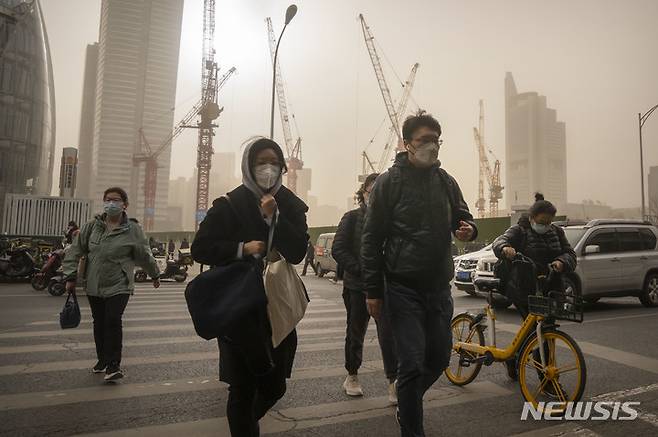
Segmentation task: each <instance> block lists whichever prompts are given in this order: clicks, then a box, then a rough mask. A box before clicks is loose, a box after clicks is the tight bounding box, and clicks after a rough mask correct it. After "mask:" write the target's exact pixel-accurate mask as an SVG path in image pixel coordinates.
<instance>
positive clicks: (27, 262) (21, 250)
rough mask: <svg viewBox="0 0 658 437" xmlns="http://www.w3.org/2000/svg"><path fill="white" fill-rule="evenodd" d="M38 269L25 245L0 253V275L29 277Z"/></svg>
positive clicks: (11, 277)
mask: <svg viewBox="0 0 658 437" xmlns="http://www.w3.org/2000/svg"><path fill="white" fill-rule="evenodd" d="M38 271H39V269H37V268H36V263H35V262H34V258H33V257H32V255H31V254H30V248H29V247H27V246H19V247H17V248H15V249H10V250H7V251H6V252H4V253H3V254H2V255H0V277H6V278H10V279H21V278H23V279H30V278H32V276H34V274H35V273H37V272H38Z"/></svg>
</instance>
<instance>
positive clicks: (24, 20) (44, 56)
mask: <svg viewBox="0 0 658 437" xmlns="http://www.w3.org/2000/svg"><path fill="white" fill-rule="evenodd" d="M54 154H55V90H54V87H53V74H52V64H51V60H50V48H49V45H48V34H47V32H46V26H45V23H44V19H43V12H42V10H41V3H40V1H39V0H36V1H25V0H0V205H3V203H4V199H5V195H6V194H8V193H17V194H24V193H28V194H36V195H49V194H50V190H51V188H52V175H53V165H54ZM0 219H1V217H0Z"/></svg>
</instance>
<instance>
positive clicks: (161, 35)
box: [90, 0, 183, 229]
mask: <svg viewBox="0 0 658 437" xmlns="http://www.w3.org/2000/svg"><path fill="white" fill-rule="evenodd" d="M182 15H183V0H103V1H102V3H101V21H100V35H99V42H98V64H97V76H96V78H97V80H96V98H95V100H96V101H95V116H94V127H93V128H94V138H93V147H92V159H91V174H92V175H94V176H93V181H92V182H93V185H92V191H91V193H90V195H91V197H92V198H93V199H94V200H95V201H97V202H99V201H100V198H101V196H102V193H103V191H104V190H105V189H106V188H108V187H110V186H117V185H118V186H121V187H123V188H125V189H127V190H128V193H129V196H130V199H131V201H130V207H129V214H131V215H132V216H134V217H137V218H139V219H140V220H142V219H143V218H144V165H143V164H142V165H141V166H140V167H138V168H135V167H134V166H133V156H134V155H135V153H140V152H142V138H145V139H146V141H147V142H148V143H149V144H150V146H151V149H152V150H157V149H158V148H159V145H160V144H161V143H162V142H163V141H164V140H165V139H166V138H167V136H168V135H169V134H170V132H171V130H172V128H173V124H174V123H173V121H174V120H173V116H174V112H173V108H174V105H175V97H176V77H177V70H178V52H179V46H180V32H181V21H182ZM170 152H171V150H170V147H167V148H166V150H164V151H163V153H162V154H160V156H159V158H158V177H157V191H156V200H155V217H154V218H155V220H154V222H155V228H156V229H157V228H158V227H159V226H160V224H161V223H162V222H164V221H165V220H166V215H167V206H168V205H167V201H168V195H167V191H168V189H169V166H170V156H171V153H170Z"/></svg>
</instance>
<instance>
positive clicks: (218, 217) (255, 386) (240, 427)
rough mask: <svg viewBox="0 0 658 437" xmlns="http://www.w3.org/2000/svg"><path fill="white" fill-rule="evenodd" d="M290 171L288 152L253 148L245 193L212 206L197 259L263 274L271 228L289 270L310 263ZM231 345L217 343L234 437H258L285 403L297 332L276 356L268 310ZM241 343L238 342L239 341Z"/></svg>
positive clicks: (264, 145)
mask: <svg viewBox="0 0 658 437" xmlns="http://www.w3.org/2000/svg"><path fill="white" fill-rule="evenodd" d="M286 170H287V168H286V165H285V158H284V156H283V152H282V151H281V148H280V147H279V145H278V144H277V143H275V142H274V141H272V140H269V139H266V138H257V139H255V140H252V141H250V142H249V143H248V144H247V146H246V148H245V151H244V154H243V157H242V185H240V186H239V187H237V188H236V189H234V190H233V191H231V192H230V193H228V194H227V196H228V198H227V197H225V196H222V197H220V198H218V199H216V200H215V201H214V202H213V206H212V208H210V209H209V210H208V214H207V215H206V217H205V219H204V220H203V222H202V223H201V224H200V226H199V231H198V232H197V234H196V236H195V238H194V242H193V243H192V256H193V258H194V260H195V261H197V262H199V263H202V264H206V265H211V266H216V265H225V264H228V263H230V262H232V261H235V260H240V259H246V258H248V257H253V259H254V261H255V262H256V263H257V264H258V265H259V266H260V267H261V268H262V267H263V264H262V262H261V261H260V260H262V258H263V257H264V256H265V250H266V244H267V240H268V232H269V227H270V224H271V223H272V221H274V222H275V227H274V235H273V242H272V246H273V247H274V248H275V249H276V250H277V251H278V252H279V253H280V254H281V255H282V256H283V257H284V258H285V259H286V260H287V261H288V262H290V263H291V264H298V263H300V262H301V261H302V260H303V259H304V256H305V255H306V246H307V244H308V238H309V237H308V234H307V230H308V227H307V224H306V212H307V211H308V207H307V206H306V205H305V204H304V202H303V201H302V200H301V199H299V198H298V197H297V196H295V194H294V193H293V192H292V191H290V190H289V189H287V188H286V187H284V186H283V185H282V177H283V173H284V172H285V171H286ZM233 331H234V332H236V335H235V336H234V337H232V338H227V337H222V338H219V339H218V343H219V350H220V358H219V375H220V380H221V381H224V382H226V383H228V384H229V397H228V402H227V408H226V409H227V418H228V422H229V428H230V430H231V435H232V436H234V437H238V436H239V437H243V436H244V437H251V436H258V435H259V429H258V421H259V420H260V419H261V418H262V417H263V416H264V415H265V413H267V411H268V410H269V409H270V408H272V407H273V406H274V404H275V403H276V402H277V401H278V400H279V399H280V398H281V397H283V395H284V393H285V391H286V378H289V377H290V374H291V371H292V365H293V360H294V357H295V352H296V350H297V334H296V331H295V330H293V331H292V332H291V333H290V334H289V335H288V337H286V339H284V340H283V342H282V343H281V344H280V345H279V346H277V347H276V348H273V347H272V343H271V328H270V325H269V320H268V318H267V309H266V308H265V307H263V308H260V309H259V310H256V311H255V312H253V313H252V314H250V315H249V316H248V317H245V318H244V320H243V322H241V323H240V325H239V326H236V327H234V329H233ZM238 337H239V338H238Z"/></svg>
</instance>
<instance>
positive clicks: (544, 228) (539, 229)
mask: <svg viewBox="0 0 658 437" xmlns="http://www.w3.org/2000/svg"><path fill="white" fill-rule="evenodd" d="M530 226H532V230H533V231H535V232H536V233H538V234H545V233H546V232H548V231H549V229H551V227H550V225H543V224H541V223H534V222H533V223H530Z"/></svg>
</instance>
